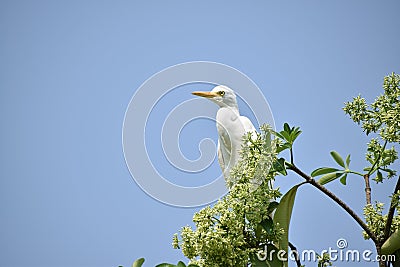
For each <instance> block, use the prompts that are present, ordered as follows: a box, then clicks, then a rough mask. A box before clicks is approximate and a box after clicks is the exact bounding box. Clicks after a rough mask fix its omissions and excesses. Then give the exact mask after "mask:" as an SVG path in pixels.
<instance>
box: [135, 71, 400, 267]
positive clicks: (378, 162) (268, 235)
mask: <svg viewBox="0 0 400 267" xmlns="http://www.w3.org/2000/svg"><path fill="white" fill-rule="evenodd" d="M383 90H384V93H383V94H382V95H380V96H378V97H377V98H376V100H375V101H374V102H373V103H371V104H370V105H369V104H367V101H366V100H365V99H364V98H362V97H361V96H357V97H355V98H354V99H353V101H351V102H347V103H345V107H344V108H343V110H344V111H345V113H346V114H348V115H349V116H350V118H351V119H352V120H353V121H354V122H356V123H358V124H360V125H361V127H362V129H363V131H364V132H365V133H366V134H367V135H368V136H369V135H374V136H372V137H371V140H370V141H369V142H368V144H367V147H366V160H367V162H368V164H369V165H368V166H367V167H366V168H364V169H363V170H361V171H360V170H357V171H356V170H352V169H350V162H351V159H350V158H351V156H350V155H347V156H346V158H345V159H344V158H343V157H342V156H341V155H340V154H339V153H338V152H336V151H331V152H330V154H331V156H332V159H333V160H334V162H335V163H336V165H337V166H335V167H319V168H316V169H315V170H314V171H312V172H311V174H306V173H304V172H303V171H302V170H300V169H299V168H298V167H297V166H296V165H295V163H294V156H293V150H294V142H295V140H296V139H297V138H298V137H299V135H300V134H301V130H300V128H299V127H291V126H289V124H287V123H285V124H284V126H283V130H281V131H279V132H274V131H272V130H271V129H270V128H269V127H267V126H262V127H261V133H260V134H257V138H256V139H253V138H251V136H250V135H247V136H245V139H244V142H243V148H242V151H241V160H240V161H239V162H238V164H237V165H236V166H235V168H234V169H233V170H232V173H231V177H232V179H231V180H230V181H228V186H229V188H231V190H230V192H229V193H228V194H227V195H226V196H225V197H223V198H221V199H220V200H219V201H218V202H217V203H216V204H215V205H214V206H208V207H205V208H203V209H202V210H200V211H199V212H197V213H195V214H194V216H193V222H194V224H195V227H194V228H192V227H190V226H185V227H183V228H182V229H181V231H180V233H179V235H178V234H175V235H174V238H173V242H172V244H173V247H174V248H177V249H181V250H182V252H183V254H184V255H185V256H186V257H187V258H189V260H190V264H189V266H199V267H203V266H204V267H206V266H207V267H213V266H227V267H229V266H249V265H250V266H252V267H265V266H279V267H281V266H287V259H286V260H285V259H281V258H279V257H276V256H275V257H273V258H268V257H265V259H262V260H261V258H260V255H261V254H263V253H262V251H263V249H264V248H265V249H268V250H269V251H270V250H272V249H274V250H278V249H280V250H283V251H284V252H285V253H286V255H288V246H289V245H290V247H291V248H292V249H293V247H294V246H293V245H292V244H290V243H289V239H288V232H289V225H290V219H291V213H292V209H293V205H294V201H295V197H296V193H297V189H298V187H299V186H300V185H302V184H309V185H311V186H313V187H314V188H316V189H317V190H319V191H321V192H322V193H324V194H325V195H326V196H328V197H329V198H330V199H331V200H332V201H334V202H336V203H337V204H338V205H339V206H340V207H342V208H343V210H344V211H345V212H346V213H347V214H349V215H350V216H351V217H352V218H353V219H354V220H355V222H356V223H357V224H359V225H360V226H361V228H362V229H363V230H364V231H363V235H364V237H365V238H366V239H371V240H372V241H373V242H374V244H375V246H376V249H377V252H378V254H381V255H383V254H393V255H397V256H398V257H397V258H396V262H392V263H391V264H392V265H393V266H399V265H400V230H399V229H400V177H398V179H397V184H396V186H395V190H394V192H393V194H392V195H391V197H390V201H389V202H390V205H388V212H387V214H384V203H382V202H378V201H376V202H375V205H372V204H371V188H370V183H369V181H370V178H371V179H373V180H374V181H375V182H376V183H377V184H379V183H383V182H385V181H386V180H388V179H390V178H393V177H395V176H397V171H398V170H396V169H395V168H394V167H393V166H395V163H396V161H397V160H398V153H397V151H396V145H398V144H399V143H400V76H399V75H398V74H394V73H392V74H391V75H389V76H387V77H385V78H384V81H383ZM271 135H274V136H275V137H276V138H274V139H272V138H271ZM389 146H392V147H390V148H388V147H389ZM285 150H289V152H290V158H289V159H286V158H285V157H279V155H280V154H281V153H282V152H283V151H285ZM289 171H291V172H294V173H296V174H297V175H299V176H300V177H302V178H304V180H305V181H304V182H303V183H301V184H298V185H295V186H294V187H292V189H290V190H289V191H288V192H287V193H286V194H285V195H284V196H283V197H282V198H281V199H280V203H278V202H276V200H277V199H278V198H279V197H280V196H281V193H280V191H279V190H278V189H273V188H272V185H273V184H272V182H273V181H274V179H275V178H276V176H279V175H283V176H286V175H287V174H288V172H289ZM350 176H355V177H362V179H363V180H364V181H365V188H364V190H365V192H366V206H365V208H364V214H363V215H364V219H361V218H360V217H359V216H358V215H357V214H356V213H355V212H354V211H353V210H352V209H351V208H350V207H349V206H348V205H347V204H346V203H344V202H343V201H342V200H341V199H340V198H338V197H337V196H336V195H335V194H334V193H333V192H331V191H329V190H328V189H327V188H326V187H325V185H327V184H328V183H330V182H334V181H335V180H338V179H339V181H340V182H341V183H342V184H343V185H346V184H347V179H349V177H350ZM317 177H319V179H318V180H315V178H317ZM352 179H353V178H352ZM274 211H275V212H274ZM294 249H295V248H294ZM260 252H261V254H260ZM264 254H266V253H264ZM261 256H262V255H261ZM264 256H266V255H264ZM141 263H143V262H141ZM179 264H181V265H179ZM296 264H297V266H298V267H300V266H302V265H301V263H300V262H299V261H296ZM388 264H389V263H385V262H383V261H381V262H379V266H381V267H383V266H389V265H388ZM331 265H332V262H331V259H330V258H329V254H325V253H324V254H322V255H320V256H318V266H321V267H322V266H331ZM137 266H138V267H139V266H141V264H140V265H137ZM137 266H136V265H134V267H137ZM161 266H175V265H171V264H164V265H159V267H161ZM176 266H179V267H180V266H182V267H183V266H185V265H184V264H183V263H182V262H179V263H178V265H176Z"/></svg>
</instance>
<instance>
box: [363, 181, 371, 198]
mask: <svg viewBox="0 0 400 267" xmlns="http://www.w3.org/2000/svg"><path fill="white" fill-rule="evenodd" d="M364 180H365V199H366V202H367V205H369V204H371V186H370V185H369V174H365V175H364Z"/></svg>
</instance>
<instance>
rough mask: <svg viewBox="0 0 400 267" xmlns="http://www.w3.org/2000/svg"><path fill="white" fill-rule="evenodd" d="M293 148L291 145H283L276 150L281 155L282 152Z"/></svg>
mask: <svg viewBox="0 0 400 267" xmlns="http://www.w3.org/2000/svg"><path fill="white" fill-rule="evenodd" d="M291 147H292V145H291V144H289V143H284V144H283V145H280V146H278V147H277V148H276V152H277V153H280V152H282V151H283V150H285V149H288V148H291Z"/></svg>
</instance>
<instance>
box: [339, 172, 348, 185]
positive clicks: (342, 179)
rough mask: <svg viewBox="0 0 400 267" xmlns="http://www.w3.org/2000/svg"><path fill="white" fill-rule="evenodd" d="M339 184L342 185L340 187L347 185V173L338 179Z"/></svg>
mask: <svg viewBox="0 0 400 267" xmlns="http://www.w3.org/2000/svg"><path fill="white" fill-rule="evenodd" d="M340 182H341V183H342V185H346V183H347V173H345V174H344V175H343V176H342V178H340Z"/></svg>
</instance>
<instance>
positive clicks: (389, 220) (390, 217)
mask: <svg viewBox="0 0 400 267" xmlns="http://www.w3.org/2000/svg"><path fill="white" fill-rule="evenodd" d="M399 190H400V176H399V178H397V183H396V186H395V188H394V193H393V194H396V193H397V191H399ZM395 201H396V200H395V199H394V198H392V201H391V202H390V208H389V212H388V218H387V220H386V225H385V231H384V235H383V241H382V242H385V241H386V240H387V239H388V238H389V236H390V228H391V226H392V222H393V216H394V212H395V210H396V207H395V205H394V203H395Z"/></svg>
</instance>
